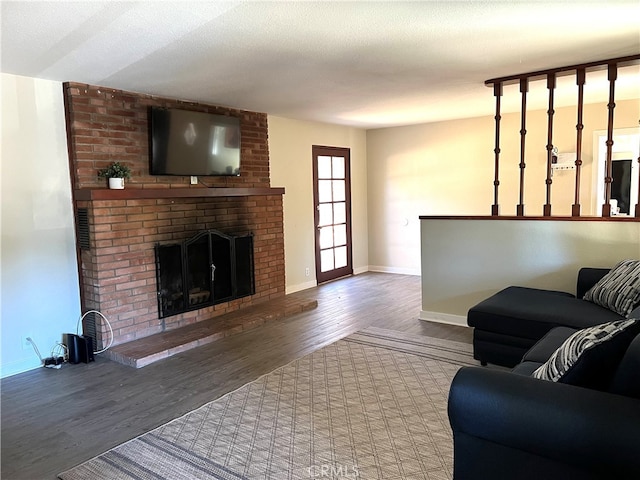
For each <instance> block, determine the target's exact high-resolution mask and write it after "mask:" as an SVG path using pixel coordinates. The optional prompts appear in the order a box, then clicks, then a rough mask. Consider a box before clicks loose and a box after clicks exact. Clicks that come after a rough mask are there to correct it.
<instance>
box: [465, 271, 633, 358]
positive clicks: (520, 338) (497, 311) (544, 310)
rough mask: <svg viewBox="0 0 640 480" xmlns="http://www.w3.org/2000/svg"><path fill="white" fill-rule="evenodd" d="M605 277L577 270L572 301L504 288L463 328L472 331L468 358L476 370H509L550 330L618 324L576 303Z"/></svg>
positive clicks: (479, 307)
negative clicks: (488, 367)
mask: <svg viewBox="0 0 640 480" xmlns="http://www.w3.org/2000/svg"><path fill="white" fill-rule="evenodd" d="M607 272H609V269H608V268H582V269H581V270H580V271H579V272H578V280H577V287H576V295H575V296H574V295H572V294H570V293H567V292H559V291H553V290H541V289H536V288H527V287H508V288H505V289H504V290H502V291H500V292H498V293H496V294H495V295H493V296H491V297H489V298H487V299H486V300H484V301H483V302H480V303H479V304H477V305H476V306H474V307H472V308H471V309H470V310H469V313H468V315H467V323H468V324H469V326H470V327H473V328H474V330H473V356H474V358H475V359H476V360H479V361H480V362H481V363H482V365H486V364H487V363H493V364H496V365H502V366H505V367H513V366H514V365H516V364H518V363H519V362H520V360H521V359H522V356H523V355H524V354H525V353H526V352H527V351H528V350H529V349H530V348H531V347H532V346H533V345H534V344H535V343H536V342H537V341H538V340H540V339H541V338H542V337H543V336H544V335H545V334H546V333H547V332H548V331H549V330H551V329H552V328H554V327H558V326H567V327H573V328H585V327H590V326H593V325H598V324H601V323H606V322H612V321H614V320H620V319H621V318H622V316H620V315H619V314H617V313H615V312H613V311H611V310H608V309H606V308H604V307H601V306H598V305H596V304H595V303H591V302H588V301H586V300H583V299H582V297H583V296H584V294H585V293H586V292H587V291H588V290H589V289H590V288H591V287H593V286H594V285H595V284H596V283H597V282H598V281H599V280H600V279H601V278H602V277H604V275H605V274H606V273H607Z"/></svg>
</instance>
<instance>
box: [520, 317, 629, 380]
mask: <svg viewBox="0 0 640 480" xmlns="http://www.w3.org/2000/svg"><path fill="white" fill-rule="evenodd" d="M638 332H640V320H637V319H626V320H617V321H615V322H609V323H603V324H602V325H596V326H594V327H589V328H584V329H582V330H578V331H577V332H575V333H574V334H573V335H571V336H570V337H569V338H567V339H566V340H565V341H564V343H563V344H562V345H560V347H558V349H557V350H556V351H555V352H554V353H553V354H552V355H551V357H550V358H549V360H547V361H546V362H545V363H544V364H542V365H541V366H540V367H538V369H536V370H535V371H534V372H533V373H532V374H531V376H532V377H535V378H539V379H541V380H549V381H552V382H559V383H568V384H571V385H577V386H581V387H587V388H594V389H598V390H605V389H606V388H607V387H608V385H609V383H610V382H611V378H612V377H613V374H614V372H615V370H616V368H617V366H618V364H619V363H620V360H621V359H622V357H623V355H624V353H625V351H626V350H627V348H628V347H629V344H630V343H631V341H632V340H633V339H634V337H635V336H636V335H637V334H638Z"/></svg>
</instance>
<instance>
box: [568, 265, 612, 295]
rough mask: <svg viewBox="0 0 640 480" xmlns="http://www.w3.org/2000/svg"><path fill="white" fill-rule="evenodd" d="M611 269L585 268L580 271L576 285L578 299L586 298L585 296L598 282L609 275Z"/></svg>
mask: <svg viewBox="0 0 640 480" xmlns="http://www.w3.org/2000/svg"><path fill="white" fill-rule="evenodd" d="M609 270H611V269H610V268H592V267H584V268H581V269H580V270H579V271H578V283H577V285H576V298H580V299H581V298H582V297H584V294H585V293H587V291H588V290H589V289H590V288H591V287H593V286H594V285H595V284H596V283H598V281H599V280H600V279H601V278H602V277H604V276H605V275H606V274H607V273H609Z"/></svg>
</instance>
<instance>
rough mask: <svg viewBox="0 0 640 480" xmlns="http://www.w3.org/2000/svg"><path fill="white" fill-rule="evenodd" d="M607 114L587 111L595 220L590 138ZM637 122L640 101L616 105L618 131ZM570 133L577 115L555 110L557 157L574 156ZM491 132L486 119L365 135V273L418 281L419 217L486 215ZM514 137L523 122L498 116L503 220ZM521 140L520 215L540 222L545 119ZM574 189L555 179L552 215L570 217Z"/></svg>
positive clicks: (561, 177)
mask: <svg viewBox="0 0 640 480" xmlns="http://www.w3.org/2000/svg"><path fill="white" fill-rule="evenodd" d="M487 95H491V92H488V93H487ZM607 113H608V112H607V107H606V104H605V103H598V104H589V105H585V109H584V125H585V128H584V131H583V150H582V160H583V162H584V164H583V168H582V174H581V178H582V182H581V201H580V203H581V205H582V214H583V215H590V214H596V215H597V214H598V213H599V212H592V211H591V209H592V202H591V195H592V180H591V179H592V175H591V171H592V168H591V167H592V160H593V153H592V150H593V140H592V138H593V131H594V130H602V129H606V128H607ZM639 118H640V101H638V100H621V101H618V102H616V109H615V122H614V127H615V128H616V129H618V128H628V127H636V126H637V125H638V121H639ZM575 125H576V108H575V107H564V108H557V109H556V114H555V117H554V137H553V143H554V145H556V146H558V148H559V149H560V151H561V152H572V151H573V152H575V143H576V127H575ZM494 128H495V121H494V119H493V117H492V116H486V117H478V118H469V119H460V120H451V121H446V122H435V123H430V124H422V125H413V126H407V127H396V128H385V129H377V130H369V131H367V172H368V178H369V186H368V188H369V264H370V265H372V266H374V265H375V266H378V267H377V268H376V269H386V271H398V272H402V273H411V272H415V273H419V271H420V226H419V220H418V217H419V216H420V215H489V214H490V213H491V205H492V203H493V180H494V154H493V149H494V141H495V131H494ZM519 130H520V114H519V113H510V114H503V116H502V121H501V129H500V132H501V133H500V139H501V142H500V148H501V156H500V158H501V161H500V182H501V185H500V198H499V203H500V211H501V214H503V215H515V213H516V205H517V203H518V193H519V192H518V190H519V173H520V172H519V168H518V164H519V163H520V157H519V155H520V134H519ZM526 138H527V139H526V147H527V151H526V158H525V160H526V165H527V166H526V169H525V198H524V203H525V214H526V215H542V207H543V205H544V203H545V190H546V184H545V180H546V159H547V151H546V144H547V114H546V112H545V111H543V110H536V111H531V112H528V113H527V137H526ZM574 184H575V171H574V170H567V171H558V172H555V173H554V175H553V188H552V206H553V208H552V214H553V215H570V214H571V204H572V203H573V199H574V198H573V195H574ZM598 210H599V209H598ZM380 267H382V268H380ZM372 269H373V267H372Z"/></svg>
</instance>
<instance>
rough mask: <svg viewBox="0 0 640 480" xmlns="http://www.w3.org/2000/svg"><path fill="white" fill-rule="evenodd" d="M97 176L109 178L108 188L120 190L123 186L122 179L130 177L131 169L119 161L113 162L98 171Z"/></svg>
mask: <svg viewBox="0 0 640 480" xmlns="http://www.w3.org/2000/svg"><path fill="white" fill-rule="evenodd" d="M98 177H100V178H108V179H109V188H112V189H118V190H121V189H123V188H124V179H125V178H127V179H129V178H131V170H130V169H129V167H127V166H126V165H122V164H121V163H120V162H113V163H112V164H111V165H109V166H108V167H107V168H103V169H102V170H100V171H98Z"/></svg>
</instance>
